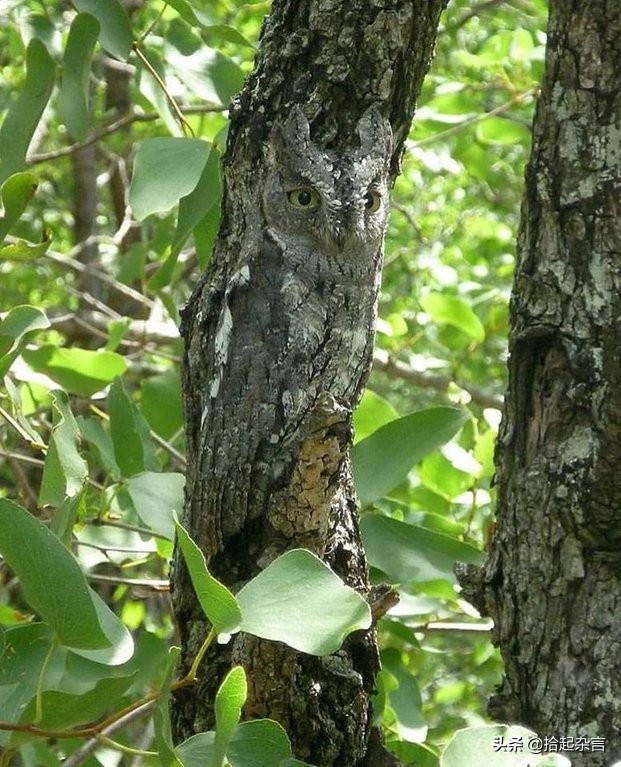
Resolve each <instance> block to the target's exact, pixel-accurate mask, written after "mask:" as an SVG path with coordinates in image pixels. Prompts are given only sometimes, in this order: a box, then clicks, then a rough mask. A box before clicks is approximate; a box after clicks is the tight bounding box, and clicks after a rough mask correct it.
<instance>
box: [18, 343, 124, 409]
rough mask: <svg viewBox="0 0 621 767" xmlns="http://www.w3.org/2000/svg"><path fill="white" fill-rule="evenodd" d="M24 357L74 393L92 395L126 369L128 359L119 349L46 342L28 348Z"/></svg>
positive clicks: (23, 354) (37, 368)
mask: <svg viewBox="0 0 621 767" xmlns="http://www.w3.org/2000/svg"><path fill="white" fill-rule="evenodd" d="M22 356H23V358H24V359H25V360H26V362H27V363H28V364H29V365H30V367H31V368H32V369H33V370H36V372H37V373H44V374H45V375H47V376H49V377H50V378H51V379H52V380H53V381H56V383H58V384H60V386H62V387H63V389H65V390H66V391H68V392H69V393H71V394H79V395H81V396H82V397H90V396H92V395H93V394H95V393H96V392H98V391H101V389H103V388H104V387H105V386H107V385H108V384H109V383H111V382H112V381H113V380H114V379H115V378H116V377H117V376H120V375H122V374H123V373H124V372H125V371H126V369H127V360H126V359H125V358H124V357H121V355H120V354H116V352H106V351H97V352H94V351H90V350H88V349H77V348H75V347H72V348H64V347H59V346H55V345H54V344H46V345H44V346H40V347H39V348H38V349H26V350H24V352H23V353H22Z"/></svg>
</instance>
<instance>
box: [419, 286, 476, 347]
mask: <svg viewBox="0 0 621 767" xmlns="http://www.w3.org/2000/svg"><path fill="white" fill-rule="evenodd" d="M420 302H421V306H422V307H423V309H424V310H425V311H426V312H427V314H428V315H429V316H430V317H431V319H432V321H433V322H435V323H439V324H446V325H451V326H452V327H454V328H457V329H458V330H461V331H462V332H464V333H466V334H467V335H469V336H470V338H472V339H473V340H474V341H476V342H477V343H481V342H482V341H483V340H484V339H485V328H484V327H483V323H482V322H481V320H480V319H479V318H478V317H477V315H476V314H475V313H474V312H473V311H472V309H471V307H470V304H469V303H468V302H467V301H466V300H465V299H463V298H461V296H450V295H447V294H446V293H429V294H428V295H426V296H423V297H422V298H421V301H420Z"/></svg>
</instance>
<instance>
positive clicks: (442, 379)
mask: <svg viewBox="0 0 621 767" xmlns="http://www.w3.org/2000/svg"><path fill="white" fill-rule="evenodd" d="M373 368H374V370H381V371H382V372H383V373H386V375H388V376H390V377H391V378H400V379H402V380H403V381H408V382H409V383H413V384H415V385H416V386H420V387H421V388H424V389H433V390H434V391H438V392H442V393H446V390H447V389H448V388H449V386H451V384H455V385H456V386H458V387H459V388H460V389H463V391H465V392H466V393H467V394H468V395H469V396H470V398H471V399H472V401H473V402H476V403H477V405H481V407H493V408H496V409H497V410H502V406H503V400H502V398H501V397H498V396H497V395H496V394H491V393H490V392H486V391H483V389H479V388H478V387H476V386H470V385H465V384H462V383H460V382H459V381H456V380H455V379H454V378H451V376H443V375H433V374H432V373H422V372H420V371H419V370H414V368H412V367H410V366H409V365H406V364H405V363H404V362H400V361H399V360H395V359H392V358H391V357H389V356H388V355H387V354H386V353H385V352H382V351H381V350H376V351H375V354H374V356H373Z"/></svg>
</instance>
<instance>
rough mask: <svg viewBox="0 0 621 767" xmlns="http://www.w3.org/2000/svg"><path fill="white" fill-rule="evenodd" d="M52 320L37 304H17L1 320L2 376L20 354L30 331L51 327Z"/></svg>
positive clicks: (0, 363)
mask: <svg viewBox="0 0 621 767" xmlns="http://www.w3.org/2000/svg"><path fill="white" fill-rule="evenodd" d="M49 326H50V322H49V320H48V318H47V317H46V316H45V314H44V313H43V312H42V311H41V309H38V308H37V307H36V306H28V305H23V306H15V307H13V308H12V309H11V310H9V312H7V314H6V315H5V317H4V318H3V319H2V320H1V321H0V377H3V376H4V375H5V374H6V372H7V370H8V369H9V368H10V367H11V365H12V364H13V361H14V360H15V358H16V357H17V356H18V355H19V352H20V349H21V348H22V346H23V344H24V342H25V341H26V340H27V337H28V336H29V334H30V333H33V332H35V331H37V330H44V329H45V328H49Z"/></svg>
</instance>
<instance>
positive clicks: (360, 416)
mask: <svg viewBox="0 0 621 767" xmlns="http://www.w3.org/2000/svg"><path fill="white" fill-rule="evenodd" d="M398 417H399V413H397V411H396V410H395V409H394V407H393V406H392V405H391V404H390V402H388V400H385V399H384V398H383V397H380V395H379V394H376V393H375V392H374V391H372V390H371V389H367V390H366V391H365V392H364V394H363V395H362V400H361V401H360V404H359V405H358V407H357V408H356V410H355V411H354V433H355V435H356V442H360V441H361V440H363V439H364V438H365V437H368V436H369V435H370V434H372V433H373V432H374V431H377V429H379V428H380V426H385V425H386V424H387V423H390V422H391V421H394V420H395V419H397V418H398Z"/></svg>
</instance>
